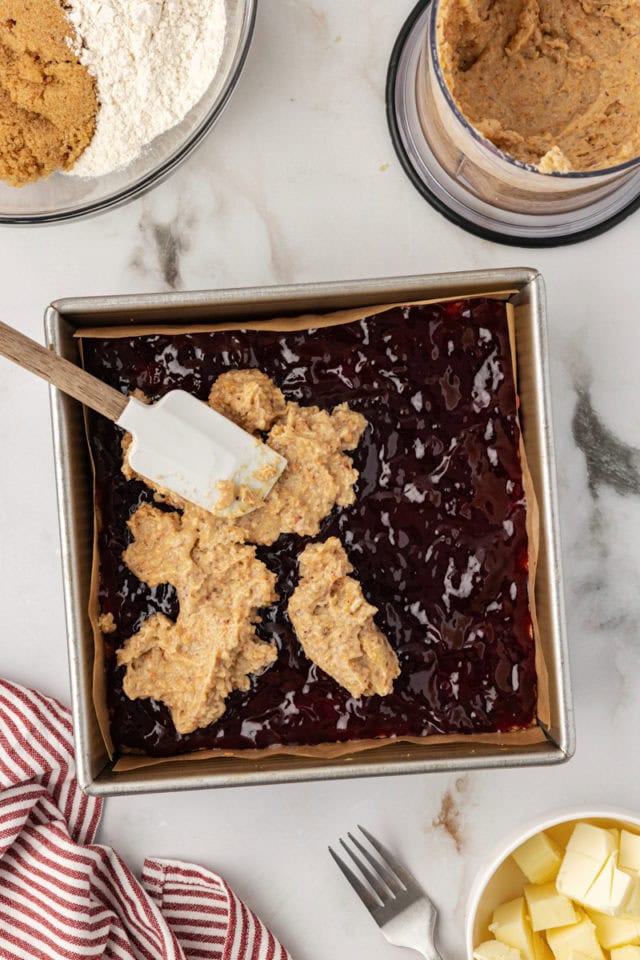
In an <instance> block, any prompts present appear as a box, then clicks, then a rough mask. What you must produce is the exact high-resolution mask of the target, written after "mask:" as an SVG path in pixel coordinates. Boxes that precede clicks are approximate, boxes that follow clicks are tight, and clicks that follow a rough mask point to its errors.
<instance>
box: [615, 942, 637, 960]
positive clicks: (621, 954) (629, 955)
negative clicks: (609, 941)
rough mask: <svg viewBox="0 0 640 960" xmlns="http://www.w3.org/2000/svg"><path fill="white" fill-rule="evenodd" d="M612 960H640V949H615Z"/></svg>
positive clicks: (629, 947)
mask: <svg viewBox="0 0 640 960" xmlns="http://www.w3.org/2000/svg"><path fill="white" fill-rule="evenodd" d="M611 960H640V947H632V946H631V944H627V946H626V947H614V948H613V950H612V951H611Z"/></svg>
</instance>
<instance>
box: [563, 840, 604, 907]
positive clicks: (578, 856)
mask: <svg viewBox="0 0 640 960" xmlns="http://www.w3.org/2000/svg"><path fill="white" fill-rule="evenodd" d="M617 849H618V848H617V843H616V837H615V836H614V835H613V834H612V833H611V831H610V830H604V829H602V827H594V826H593V825H592V824H590V823H578V824H576V826H575V828H574V831H573V833H572V834H571V838H570V840H569V843H568V844H567V850H566V853H565V855H564V858H563V860H562V863H561V865H560V871H559V873H558V878H557V881H556V885H557V887H558V893H562V894H564V896H565V897H569V898H570V899H571V900H577V901H578V903H585V902H586V901H585V897H586V896H587V893H588V892H589V890H590V889H591V887H592V885H593V884H594V882H595V880H596V879H597V877H598V875H599V874H600V871H601V870H602V869H603V868H604V867H605V864H606V863H607V861H608V860H609V858H610V857H611V854H614V853H616V852H617Z"/></svg>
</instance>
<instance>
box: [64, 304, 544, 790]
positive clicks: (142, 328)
mask: <svg viewBox="0 0 640 960" xmlns="http://www.w3.org/2000/svg"><path fill="white" fill-rule="evenodd" d="M516 292H517V291H514V290H498V291H495V292H492V293H483V294H478V295H475V296H469V295H463V296H459V297H440V298H437V299H432V300H416V301H410V302H406V303H393V304H382V305H377V306H370V307H363V308H352V309H348V310H338V311H335V312H332V313H328V314H323V315H320V314H304V315H302V316H298V317H277V318H274V319H271V320H256V321H249V320H241V321H235V322H233V323H224V322H222V323H215V324H190V325H189V324H182V325H179V326H169V325H166V326H165V325H155V326H154V325H140V324H131V325H130V326H122V325H121V326H113V327H87V328H81V329H79V330H77V331H76V333H75V336H76V337H77V338H79V339H80V340H81V341H82V340H83V339H88V338H93V339H107V338H112V339H122V338H124V337H135V336H151V335H154V334H162V335H179V334H185V333H214V332H221V331H227V330H275V331H277V332H282V333H289V332H291V331H297V330H308V329H318V328H321V327H331V326H338V325H340V324H345V323H353V322H357V321H359V320H363V319H365V318H367V317H371V316H374V315H375V314H380V313H384V312H386V311H388V310H392V309H394V308H396V307H408V306H427V305H430V304H434V303H449V302H454V301H456V300H477V299H493V300H505V301H507V302H506V304H505V307H506V314H507V323H508V328H509V341H510V347H511V358H512V363H513V372H514V382H515V384H516V390H517V353H516V331H515V322H514V310H513V306H512V304H510V303H509V302H508V299H509V297H510V296H511V295H513V294H514V293H516ZM80 354H81V357H82V343H80ZM85 426H86V427H87V436H88V425H87V421H86V418H85ZM89 453H90V458H91V466H92V471H93V472H94V483H95V470H94V463H93V456H92V454H91V445H90V444H89ZM520 459H521V464H522V479H523V487H524V491H525V495H526V498H527V514H526V526H527V535H528V539H529V602H530V607H531V619H532V624H533V633H534V642H535V663H536V672H537V680H538V699H537V710H536V715H537V720H538V723H537V724H534V725H533V726H531V727H529V728H528V729H519V730H513V731H509V732H502V733H477V734H433V735H431V736H427V737H411V736H399V737H397V738H380V739H372V740H349V741H346V742H344V743H322V744H315V745H312V746H282V747H267V748H265V749H261V750H256V749H247V750H201V751H197V752H194V753H189V754H178V755H176V756H174V757H145V756H139V755H132V754H129V755H126V756H123V757H120V758H119V759H118V760H117V761H116V763H115V764H114V767H113V770H114V772H115V773H117V772H124V771H130V770H137V769H140V768H143V767H147V766H155V765H158V764H163V763H171V762H172V761H191V760H208V759H215V758H216V757H225V758H228V757H237V758H240V759H245V760H259V759H261V758H267V757H273V756H278V755H286V756H294V757H295V756H298V757H306V758H314V757H315V758H320V759H323V760H336V759H339V758H346V757H349V756H353V755H354V754H355V753H359V752H361V751H364V750H375V749H376V748H378V749H380V747H383V746H385V745H387V744H390V743H407V744H415V745H418V746H421V747H423V748H424V749H428V748H429V746H430V745H432V746H436V745H438V744H439V745H443V744H453V743H456V744H468V745H469V747H470V748H473V745H474V744H487V745H490V744H493V745H500V746H505V747H506V746H509V747H518V746H528V745H532V744H536V743H543V742H545V740H546V737H545V735H544V732H543V729H542V726H541V725H543V726H548V725H549V722H550V694H549V677H548V670H547V665H546V662H545V657H544V650H543V648H542V644H541V643H540V636H539V628H538V619H537V616H536V603H535V578H536V572H537V564H538V554H539V544H540V531H539V508H538V500H537V496H536V492H535V488H534V484H533V479H532V476H531V472H530V470H529V466H528V463H527V455H526V450H525V444H524V439H523V436H522V429H521V430H520ZM94 502H95V497H94ZM94 511H95V512H94V538H93V561H92V568H91V589H90V597H89V618H90V621H91V626H92V630H93V635H94V643H95V659H94V671H93V700H94V707H95V711H96V716H97V719H98V723H99V726H100V731H101V733H102V736H103V739H104V743H105V747H106V749H107V751H108V753H109V756H110V757H111V758H112V759H113V757H114V754H115V748H114V744H113V741H112V739H111V732H110V729H109V716H108V710H107V697H106V675H105V670H104V647H103V638H102V633H101V631H100V628H99V626H98V617H99V613H100V610H99V602H98V593H99V587H100V560H99V556H98V532H99V530H100V523H101V518H100V516H99V512H98V510H97V508H94Z"/></svg>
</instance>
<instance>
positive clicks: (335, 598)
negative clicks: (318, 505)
mask: <svg viewBox="0 0 640 960" xmlns="http://www.w3.org/2000/svg"><path fill="white" fill-rule="evenodd" d="M352 572H353V567H352V566H351V564H350V563H349V560H348V559H347V555H346V553H345V552H344V548H343V547H342V545H341V543H340V541H339V540H338V539H337V537H330V538H329V540H326V541H325V542H324V543H310V544H309V545H308V546H307V547H305V548H304V550H303V552H302V554H301V556H300V578H301V579H300V583H299V584H298V586H297V587H296V589H295V591H294V593H293V595H292V597H291V600H290V601H289V616H290V617H291V622H292V623H293V626H294V628H295V631H296V633H297V634H298V639H299V640H300V643H301V644H302V647H303V649H304V652H305V653H306V655H307V656H308V657H309V659H310V660H313V662H314V663H317V664H318V666H319V667H321V668H322V669H323V670H324V672H325V673H328V674H329V676H330V677H333V678H334V680H337V681H338V683H339V684H341V685H342V686H343V687H345V688H346V689H347V690H349V692H350V693H351V694H353V696H354V697H370V696H372V695H373V694H374V693H377V694H379V695H380V696H384V695H385V694H387V693H390V692H391V690H392V689H393V681H394V680H395V678H396V677H397V676H398V674H399V673H400V667H399V666H398V659H397V657H396V655H395V653H394V652H393V650H392V649H391V647H390V646H389V641H388V640H387V638H386V637H385V635H384V634H383V633H382V631H381V630H379V629H378V627H377V626H376V625H375V623H374V620H373V617H374V615H375V614H376V613H377V612H378V611H377V609H376V608H375V607H372V606H371V604H370V603H367V601H366V600H365V598H364V596H363V594H362V588H361V586H360V584H359V583H358V581H357V580H354V579H353V577H350V576H349V574H350V573H352Z"/></svg>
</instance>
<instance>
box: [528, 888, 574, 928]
mask: <svg viewBox="0 0 640 960" xmlns="http://www.w3.org/2000/svg"><path fill="white" fill-rule="evenodd" d="M524 896H525V899H526V901H527V910H528V911H529V917H530V918H531V927H532V929H533V930H549V929H551V928H552V927H566V926H569V925H570V924H572V923H576V921H577V919H578V917H577V915H576V911H575V909H574V906H573V904H572V903H571V900H569V899H568V897H563V896H562V894H561V893H558V891H557V890H556V885H555V883H554V882H553V881H551V883H543V884H536V885H533V884H529V885H527V886H526V887H525V888H524Z"/></svg>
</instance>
